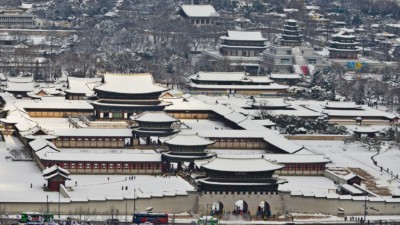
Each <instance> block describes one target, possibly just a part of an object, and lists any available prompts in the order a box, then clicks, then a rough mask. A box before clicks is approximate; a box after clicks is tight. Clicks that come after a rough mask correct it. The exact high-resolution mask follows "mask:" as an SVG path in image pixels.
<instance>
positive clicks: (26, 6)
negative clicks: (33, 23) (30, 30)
mask: <svg viewBox="0 0 400 225" xmlns="http://www.w3.org/2000/svg"><path fill="white" fill-rule="evenodd" d="M32 6H33V4H29V3H21V5H20V6H19V8H21V9H31V8H32Z"/></svg>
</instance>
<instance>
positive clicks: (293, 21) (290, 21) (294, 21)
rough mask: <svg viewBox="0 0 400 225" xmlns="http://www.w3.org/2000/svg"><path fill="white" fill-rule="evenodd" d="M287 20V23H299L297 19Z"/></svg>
mask: <svg viewBox="0 0 400 225" xmlns="http://www.w3.org/2000/svg"><path fill="white" fill-rule="evenodd" d="M285 22H287V23H297V20H294V19H288V20H285Z"/></svg>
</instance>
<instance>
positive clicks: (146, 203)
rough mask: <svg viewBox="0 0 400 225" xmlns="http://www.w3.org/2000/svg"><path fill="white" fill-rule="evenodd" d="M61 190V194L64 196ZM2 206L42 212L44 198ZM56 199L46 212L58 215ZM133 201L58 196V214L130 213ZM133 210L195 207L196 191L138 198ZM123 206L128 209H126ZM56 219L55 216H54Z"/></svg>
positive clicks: (11, 211) (10, 211)
mask: <svg viewBox="0 0 400 225" xmlns="http://www.w3.org/2000/svg"><path fill="white" fill-rule="evenodd" d="M64 194H65V193H63V195H64ZM0 205H1V206H2V207H3V206H4V207H5V209H6V211H7V214H20V213H21V212H23V211H30V212H45V211H46V210H47V203H46V201H43V202H0ZM58 205H59V203H58V201H49V212H50V213H53V214H54V215H58ZM133 205H134V200H133V199H132V198H128V199H127V200H126V199H114V200H113V199H108V200H70V199H67V198H63V196H61V203H60V213H61V214H62V215H87V214H95V215H110V214H111V212H112V211H114V214H115V215H125V214H126V213H128V215H131V214H132V213H133ZM135 206H136V209H137V211H145V209H146V208H147V207H150V206H151V207H153V210H154V211H155V212H166V213H179V212H188V211H196V210H197V192H191V193H188V195H182V196H164V197H159V198H157V197H152V198H138V199H136V200H135ZM126 209H128V210H127V211H126ZM56 218H57V216H56Z"/></svg>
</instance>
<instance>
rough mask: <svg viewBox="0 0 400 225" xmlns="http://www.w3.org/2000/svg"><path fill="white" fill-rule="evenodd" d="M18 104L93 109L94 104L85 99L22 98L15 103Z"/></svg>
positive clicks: (25, 106)
mask: <svg viewBox="0 0 400 225" xmlns="http://www.w3.org/2000/svg"><path fill="white" fill-rule="evenodd" d="M15 105H16V106H18V107H21V108H24V109H59V110H60V109H83V110H92V109H93V106H92V105H91V104H89V103H88V102H86V101H83V100H65V99H63V100H62V101H51V102H49V101H37V100H20V101H17V102H16V103H15Z"/></svg>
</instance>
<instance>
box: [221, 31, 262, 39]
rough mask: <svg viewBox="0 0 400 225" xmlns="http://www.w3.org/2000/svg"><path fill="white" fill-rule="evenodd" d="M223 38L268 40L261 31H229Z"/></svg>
mask: <svg viewBox="0 0 400 225" xmlns="http://www.w3.org/2000/svg"><path fill="white" fill-rule="evenodd" d="M221 39H225V40H234V41H266V40H267V39H265V38H263V36H262V34H261V32H260V31H232V30H229V31H228V36H223V37H221Z"/></svg>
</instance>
